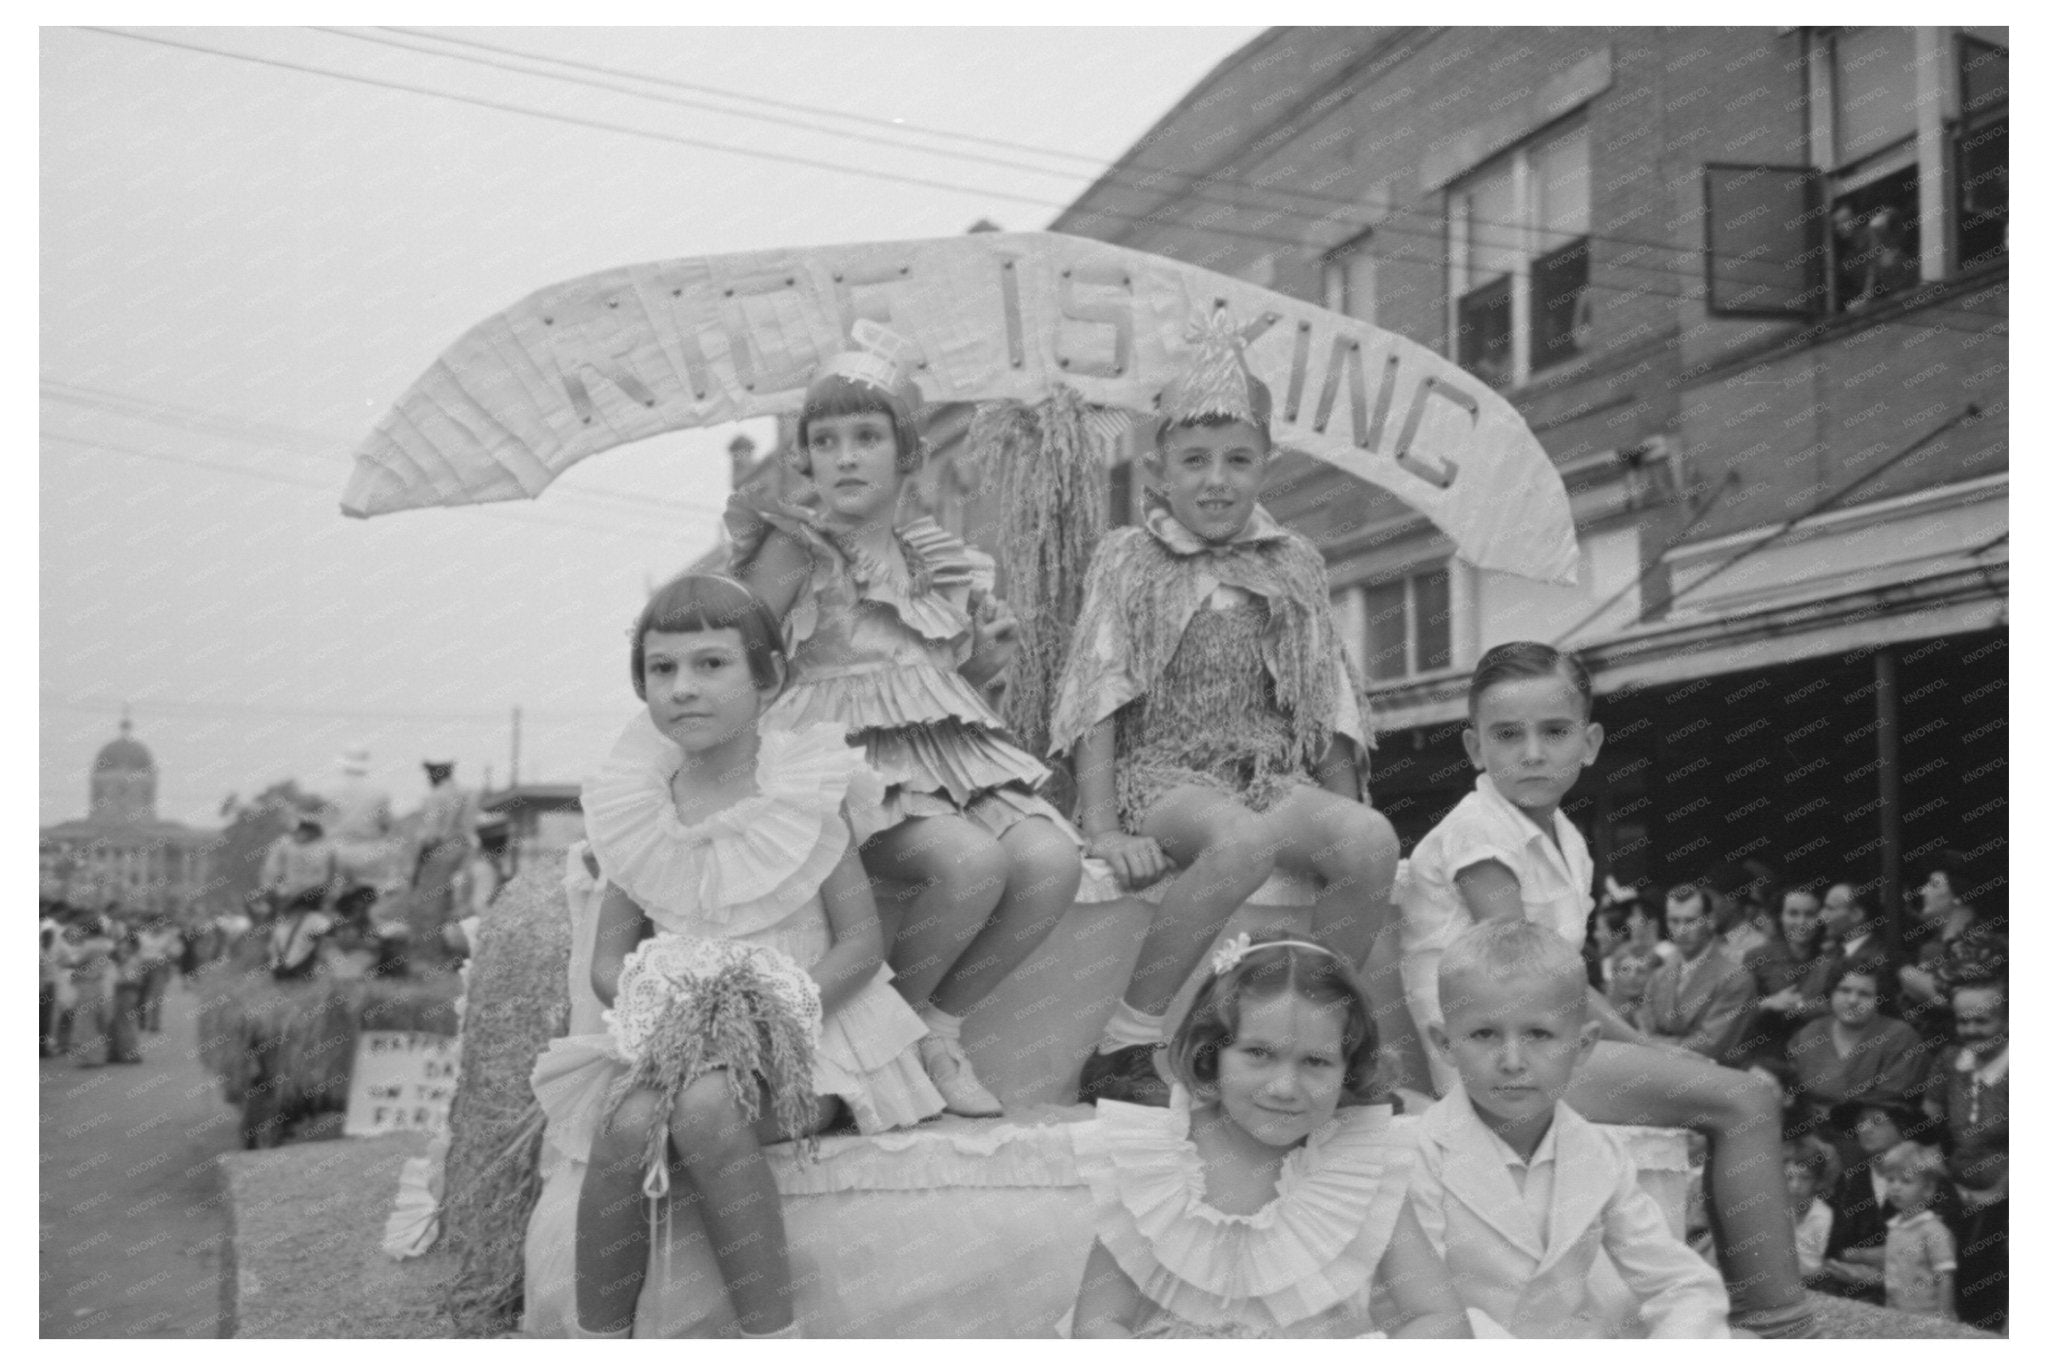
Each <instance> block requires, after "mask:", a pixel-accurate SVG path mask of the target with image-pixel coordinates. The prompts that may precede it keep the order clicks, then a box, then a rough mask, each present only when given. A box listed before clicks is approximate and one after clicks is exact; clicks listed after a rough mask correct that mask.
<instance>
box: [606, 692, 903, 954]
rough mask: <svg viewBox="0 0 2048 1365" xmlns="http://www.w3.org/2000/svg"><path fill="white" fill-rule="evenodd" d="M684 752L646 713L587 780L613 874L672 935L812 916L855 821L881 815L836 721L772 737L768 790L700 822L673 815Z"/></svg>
mask: <svg viewBox="0 0 2048 1365" xmlns="http://www.w3.org/2000/svg"><path fill="white" fill-rule="evenodd" d="M681 764H682V751H681V750H679V749H677V748H676V746H675V745H673V744H671V743H670V742H669V741H668V739H667V738H666V737H664V736H663V735H662V733H661V732H660V731H659V730H658V729H656V728H655V725H654V722H653V721H652V720H651V719H650V718H649V717H648V716H647V714H646V713H645V712H642V713H640V714H639V715H637V716H635V717H634V718H633V720H632V722H631V723H630V724H629V725H627V727H626V730H625V733H623V734H621V735H620V736H619V740H618V743H617V744H615V745H614V746H613V748H612V753H611V756H610V757H609V758H608V759H607V760H606V761H605V764H604V767H603V768H602V769H601V770H600V771H599V773H598V775H597V776H596V777H594V778H592V779H591V780H590V781H588V782H586V783H585V784H584V788H583V820H584V825H585V827H586V829H587V830H588V831H589V834H590V843H591V846H592V848H593V849H595V850H596V853H597V859H598V863H599V865H600V866H601V867H602V868H603V869H604V873H605V876H606V877H607V878H608V879H609V880H610V881H612V882H613V883H614V884H616V885H617V886H619V887H620V888H621V889H623V890H624V891H625V892H626V893H627V894H628V895H630V896H631V897H632V898H633V899H634V901H636V902H637V903H638V904H639V905H640V907H641V908H642V909H643V910H645V911H646V912H647V915H648V918H650V919H652V920H653V921H654V922H655V923H656V924H657V925H658V926H660V927H661V928H663V929H667V930H669V931H671V932H674V933H690V934H698V935H704V936H709V937H721V938H722V937H733V936H738V935H743V934H751V933H755V932H757V931H759V930H762V929H766V928H768V927H770V926H772V925H775V924H778V923H780V922H781V921H782V920H783V919H785V918H787V917H788V916H789V915H791V914H793V913H794V912H795V911H797V910H799V909H801V908H803V907H804V906H805V905H806V904H808V903H809V902H810V899H811V898H812V897H813V896H815V895H816V894H817V892H818V888H819V886H820V885H822V884H823V882H824V880H825V878H826V877H827V876H829V875H830V874H831V872H832V869H833V868H834V867H836V866H837V865H838V863H839V859H840V857H841V856H842V855H843V854H844V853H845V852H846V849H847V846H848V844H849V843H850V841H851V838H852V836H851V833H850V831H849V829H848V827H847V818H846V817H850V818H855V819H863V818H866V819H872V818H874V817H873V816H872V812H873V810H874V809H875V808H876V807H877V806H879V804H880V801H881V798H882V786H881V780H880V778H879V777H878V776H877V775H876V774H875V772H874V770H873V769H871V768H869V767H868V766H867V763H866V761H865V759H864V758H863V756H862V754H861V752H860V751H859V750H857V749H852V748H849V747H848V746H847V744H846V736H845V731H844V730H843V729H842V728H840V727H836V726H831V725H813V726H806V727H803V728H802V729H796V730H782V731H766V732H763V734H762V735H761V751H760V756H759V759H758V761H757V765H756V770H755V784H756V785H757V786H758V787H759V789H760V791H759V794H758V795H756V796H751V797H748V798H747V799H746V800H744V801H740V802H738V803H736V804H735V805H733V806H732V807H730V808H729V809H727V810H723V811H720V812H719V813H718V814H716V815H714V816H712V817H710V818H709V819H707V820H705V821H703V822H702V823H700V824H695V825H685V824H684V823H683V822H682V820H681V818H680V817H679V816H678V815H677V814H676V809H675V798H674V796H673V794H672V792H671V789H670V785H669V784H670V782H671V781H672V780H673V779H674V777H675V774H676V772H677V770H678V769H679V768H680V767H681Z"/></svg>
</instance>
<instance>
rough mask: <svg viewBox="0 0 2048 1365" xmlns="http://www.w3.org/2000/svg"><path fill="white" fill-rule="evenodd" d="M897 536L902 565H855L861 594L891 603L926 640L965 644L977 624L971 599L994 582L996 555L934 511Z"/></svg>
mask: <svg viewBox="0 0 2048 1365" xmlns="http://www.w3.org/2000/svg"><path fill="white" fill-rule="evenodd" d="M896 538H897V541H898V542H899V543H900V544H901V545H902V547H903V567H902V568H901V569H900V570H899V569H898V568H897V567H896V566H894V565H885V564H865V563H863V564H859V565H856V566H855V570H854V576H855V578H857V579H858V580H859V582H860V586H861V596H862V597H865V598H866V599H867V600H868V601H870V602H880V603H883V604H884V605H886V606H888V607H890V608H891V609H892V610H894V611H895V613H896V615H897V616H898V617H899V618H900V619H901V620H902V622H903V624H904V625H906V626H908V627H909V628H910V629H911V630H913V631H915V632H917V634H919V635H920V636H922V637H923V638H925V639H927V640H931V641H935V642H937V641H946V640H953V641H958V642H960V643H961V644H963V645H964V644H965V642H966V637H967V634H968V631H969V629H970V628H971V627H972V625H973V619H972V617H971V616H970V615H969V600H970V599H973V600H974V601H975V602H976V603H979V601H980V600H981V599H982V598H984V597H986V596H987V595H988V593H989V591H990V589H992V588H993V587H994V586H995V561H994V560H992V559H990V558H989V557H988V556H987V555H985V554H983V553H982V552H981V551H979V550H976V549H973V548H971V547H969V546H968V544H967V543H966V542H965V541H963V540H961V539H960V538H959V537H957V536H955V535H953V534H951V533H950V532H948V531H947V530H945V528H943V527H941V526H940V525H939V524H938V523H937V522H936V521H933V520H932V519H931V518H930V517H919V518H918V519H917V520H916V521H913V522H911V523H910V524H909V525H908V526H904V527H900V528H898V530H897V532H896Z"/></svg>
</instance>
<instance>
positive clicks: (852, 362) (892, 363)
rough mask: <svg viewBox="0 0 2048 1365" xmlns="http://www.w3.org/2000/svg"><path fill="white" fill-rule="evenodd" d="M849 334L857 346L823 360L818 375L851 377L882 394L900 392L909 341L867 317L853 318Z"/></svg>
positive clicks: (822, 376)
mask: <svg viewBox="0 0 2048 1365" xmlns="http://www.w3.org/2000/svg"><path fill="white" fill-rule="evenodd" d="M852 336H853V343H854V345H855V346H856V347H857V348H858V349H856V350H851V351H841V352H840V353H839V354H838V355H835V356H833V357H832V358H831V359H830V360H828V361H826V362H825V363H824V365H823V366H822V367H820V369H819V371H818V378H819V379H823V378H825V377H826V376H828V375H830V376H833V377H836V378H839V379H851V380H853V381H854V382H855V383H857V384H866V385H868V386H869V387H871V388H877V389H880V390H881V391H882V392H884V393H891V394H893V393H898V392H900V391H901V390H902V389H903V386H904V380H905V374H906V371H907V369H908V367H907V366H906V365H905V364H904V356H905V353H906V352H907V351H908V350H909V346H910V343H909V342H908V341H906V340H904V338H902V337H901V336H898V335H897V334H896V333H894V332H892V331H890V330H889V329H888V328H886V327H884V326H882V325H881V324H880V323H877V322H875V321H873V320H871V319H869V318H856V319H855V320H854V324H853V328H852ZM813 382H815V381H813Z"/></svg>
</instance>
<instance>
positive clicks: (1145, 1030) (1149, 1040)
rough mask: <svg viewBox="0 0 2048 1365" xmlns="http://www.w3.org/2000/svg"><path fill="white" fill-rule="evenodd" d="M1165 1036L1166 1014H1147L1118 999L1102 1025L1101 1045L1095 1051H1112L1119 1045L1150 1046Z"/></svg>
mask: <svg viewBox="0 0 2048 1365" xmlns="http://www.w3.org/2000/svg"><path fill="white" fill-rule="evenodd" d="M1165 1036H1166V1016H1165V1015H1164V1014H1147V1013H1145V1011H1143V1010H1141V1009H1138V1008H1136V1007H1135V1006H1133V1005H1131V1004H1129V1003H1127V1002H1125V1001H1122V1000H1119V1001H1117V1002H1116V1011H1115V1013H1113V1014H1111V1015H1110V1016H1109V1022H1108V1023H1106V1024H1104V1025H1103V1026H1102V1045H1101V1046H1100V1047H1098V1048H1096V1049H1095V1050H1096V1051H1097V1052H1114V1051H1116V1050H1117V1049H1118V1048H1120V1047H1151V1046H1152V1045H1153V1044H1154V1043H1157V1042H1158V1041H1159V1040H1160V1039H1162V1038H1164V1037H1165Z"/></svg>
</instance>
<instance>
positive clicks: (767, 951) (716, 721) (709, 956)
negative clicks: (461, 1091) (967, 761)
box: [533, 575, 943, 1337]
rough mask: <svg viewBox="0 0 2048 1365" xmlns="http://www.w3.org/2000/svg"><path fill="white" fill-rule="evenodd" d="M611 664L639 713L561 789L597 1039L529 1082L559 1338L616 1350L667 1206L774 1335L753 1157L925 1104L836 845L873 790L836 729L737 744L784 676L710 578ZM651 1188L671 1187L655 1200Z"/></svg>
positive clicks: (579, 1040) (561, 1048)
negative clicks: (555, 1182) (584, 867)
mask: <svg viewBox="0 0 2048 1365" xmlns="http://www.w3.org/2000/svg"><path fill="white" fill-rule="evenodd" d="M632 667H633V687H634V690H635V691H636V692H637V693H638V694H639V695H640V696H641V698H642V699H643V700H644V701H645V702H646V703H647V709H646V711H645V712H643V713H641V714H640V715H637V716H635V717H634V719H633V721H632V723H631V724H630V725H628V726H627V727H626V731H625V733H624V734H622V735H621V736H620V737H619V741H618V743H617V744H616V745H615V746H614V747H613V750H612V753H611V756H610V758H609V759H608V760H607V761H606V763H605V765H604V767H603V769H602V770H601V772H600V773H599V775H598V776H597V777H596V778H595V779H593V780H592V781H591V782H590V783H589V784H587V785H586V787H585V789H584V794H583V799H584V818H585V823H586V826H587V828H588V831H589V835H590V843H591V849H592V851H593V852H594V853H595V855H596V858H597V862H598V866H599V868H600V870H601V872H602V874H603V879H604V880H603V882H602V883H600V887H601V895H602V897H603V899H602V901H601V902H600V905H599V909H598V921H597V929H596V939H595V947H594V950H593V956H592V965H591V984H592V986H593V987H594V989H595V990H596V992H597V995H598V998H599V999H600V1000H602V1001H604V1002H605V1003H606V1004H607V1005H609V1006H610V1007H611V1008H610V1009H608V1010H607V1011H606V1013H605V1023H606V1031H605V1032H603V1033H597V1034H586V1035H581V1036H577V1037H570V1038H562V1039H557V1040H556V1041H555V1042H554V1043H552V1044H550V1045H549V1048H548V1050H547V1051H546V1052H544V1053H543V1054H542V1055H541V1057H540V1060H539V1061H538V1062H537V1063H536V1065H535V1068H534V1081H533V1084H534V1092H535V1094H536V1095H537V1096H538V1097H539V1099H540V1103H541V1107H542V1109H543V1110H544V1111H545V1112H546V1115H547V1121H548V1130H549V1136H550V1138H551V1139H552V1140H553V1141H555V1142H556V1143H557V1145H559V1146H560V1147H562V1148H563V1149H564V1150H565V1151H568V1152H570V1153H571V1154H573V1155H578V1156H581V1155H584V1154H585V1153H587V1154H588V1161H589V1171H588V1174H587V1175H586V1177H585V1179H584V1183H583V1188H582V1193H581V1196H580V1201H579V1203H578V1205H577V1213H576V1313H577V1318H578V1333H579V1334H580V1335H586V1336H615V1337H623V1336H627V1335H630V1333H631V1331H632V1326H633V1316H634V1311H635V1306H636V1304H637V1302H638V1300H639V1297H640V1291H641V1288H642V1285H643V1283H644V1281H645V1278H646V1273H647V1262H648V1249H649V1245H650V1226H649V1225H650V1222H652V1221H653V1220H654V1217H655V1215H656V1213H657V1212H658V1211H659V1210H660V1209H662V1208H663V1207H665V1204H664V1202H663V1201H665V1200H667V1199H669V1198H672V1197H677V1198H688V1199H691V1201H692V1202H694V1203H695V1204H696V1205H697V1207H698V1208H699V1209H700V1210H701V1213H702V1216H703V1219H704V1223H705V1229H706V1232H707V1233H708V1234H709V1239H710V1243H711V1246H712V1247H713V1249H714V1252H715V1254H716V1256H717V1259H718V1267H719V1270H720V1272H721V1274H722V1276H723V1278H724V1281H725V1287H726V1291H727V1293H728V1294H729V1295H730V1297H731V1300H732V1307H733V1310H734V1313H735V1316H736V1317H737V1319H738V1322H739V1326H740V1331H741V1335H743V1336H796V1335H799V1332H798V1326H797V1323H796V1319H795V1316H794V1307H793V1295H792V1290H791V1285H790V1272H789V1258H788V1254H787V1250H786V1247H785V1242H784V1238H783V1226H782V1206H781V1201H780V1197H779V1195H778V1193H777V1190H776V1186H775V1182H774V1179H773V1177H772V1175H771V1173H770V1171H769V1169H768V1165H767V1162H766V1160H765V1159H764V1158H763V1156H762V1153H761V1146H762V1144H763V1143H767V1142H778V1141H784V1140H787V1139H791V1138H798V1139H803V1138H808V1137H809V1136H810V1135H812V1134H815V1133H817V1132H818V1131H820V1130H821V1129H822V1128H824V1127H825V1126H826V1125H827V1124H828V1123H829V1122H830V1121H832V1119H833V1118H834V1117H835V1116H836V1115H837V1113H838V1111H839V1110H840V1108H841V1107H842V1106H843V1107H844V1108H845V1109H846V1110H848V1111H850V1112H851V1114H852V1116H853V1118H854V1120H855V1122H856V1123H857V1124H858V1125H859V1127H860V1128H861V1130H862V1131H863V1132H875V1131H879V1130H882V1129H886V1128H892V1127H900V1126H906V1125H909V1124H912V1123H916V1122H917V1121H919V1120H920V1119H923V1118H926V1117H929V1116H931V1115H933V1114H936V1113H937V1112H938V1111H939V1110H940V1108H941V1107H942V1103H943V1102H942V1101H941V1099H940V1097H939V1095H938V1092H937V1091H935V1090H934V1089H933V1088H932V1086H931V1084H930V1082H929V1081H928V1080H927V1078H926V1076H925V1073H924V1071H923V1069H922V1068H921V1067H920V1066H919V1064H918V1061H917V1052H916V1044H917V1041H918V1039H919V1038H921V1037H922V1036H923V1034H924V1029H923V1027H922V1026H921V1025H920V1024H919V1023H918V1021H917V1019H916V1017H915V1016H914V1015H913V1014H912V1013H911V1011H910V1010H909V1008H908V1007H907V1006H905V1005H904V1003H903V1002H902V1000H901V999H900V998H898V996H897V995H896V994H895V992H893V991H891V990H890V989H889V988H888V986H887V984H886V982H887V981H888V979H889V972H888V969H887V968H886V967H884V966H883V965H882V935H881V929H880V926H879V923H878V921H877V919H876V916H875V907H874V900H873V897H872V895H871V894H870V892H869V890H868V884H867V877H866V874H865V873H864V872H863V871H862V870H861V866H860V860H859V857H858V856H857V854H856V852H855V850H854V845H853V838H852V834H851V831H850V829H849V821H850V820H858V819H862V818H872V814H873V807H874V805H875V803H876V802H878V801H879V800H880V798H881V784H880V782H879V781H878V780H877V778H876V777H875V775H874V773H873V772H872V771H871V770H869V768H868V767H867V765H866V763H865V762H864V761H863V760H862V757H861V754H860V752H859V750H857V749H853V748H849V747H848V746H847V743H846V738H845V732H844V730H843V728H841V727H837V726H829V725H813V726H804V727H800V728H795V729H788V730H782V731H778V732H766V733H764V732H762V731H760V730H759V729H758V721H759V718H760V715H761V712H762V711H763V710H764V709H765V708H766V707H767V706H768V704H769V703H770V702H772V701H773V700H774V698H775V695H776V692H777V691H778V690H779V689H780V687H781V685H782V681H783V675H784V660H783V656H782V651H781V646H780V641H779V638H778V634H777V631H776V625H775V620H774V618H773V617H772V616H770V615H769V613H768V609H767V608H766V607H765V606H764V605H763V604H762V603H761V602H760V601H759V600H757V599H756V598H754V597H753V596H752V594H750V593H749V592H747V590H746V589H745V588H744V587H742V586H741V585H740V584H738V583H736V582H734V581H732V580H731V579H725V578H718V577H713V576H703V575H685V576H683V577H681V578H678V579H676V580H674V581H673V582H671V583H669V584H668V585H667V586H666V587H664V588H662V589H661V590H660V591H659V592H658V593H656V594H655V596H654V597H653V599H652V600H651V601H649V603H648V604H647V606H646V608H645V609H644V610H643V611H642V612H641V614H640V619H639V621H638V622H637V624H636V625H635V626H634V630H633V649H632ZM862 812H866V815H865V816H863V814H862ZM672 1164H674V1165H676V1166H679V1167H680V1170H679V1171H678V1172H676V1173H675V1174H674V1175H673V1176H672V1175H671V1165H672ZM672 1179H673V1180H675V1181H677V1182H678V1183H680V1184H681V1185H683V1186H686V1187H688V1188H687V1189H680V1190H677V1191H676V1193H675V1195H673V1196H671V1194H670V1185H671V1181H672ZM643 1196H644V1198H643Z"/></svg>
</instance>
